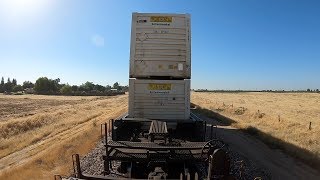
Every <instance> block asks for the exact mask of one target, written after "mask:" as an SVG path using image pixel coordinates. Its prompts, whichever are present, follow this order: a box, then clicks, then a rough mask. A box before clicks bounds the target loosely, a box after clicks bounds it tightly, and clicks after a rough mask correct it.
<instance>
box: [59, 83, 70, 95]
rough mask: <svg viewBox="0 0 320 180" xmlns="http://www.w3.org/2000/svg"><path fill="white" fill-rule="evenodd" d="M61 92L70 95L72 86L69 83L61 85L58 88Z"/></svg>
mask: <svg viewBox="0 0 320 180" xmlns="http://www.w3.org/2000/svg"><path fill="white" fill-rule="evenodd" d="M60 92H61V94H64V95H70V94H71V93H72V87H71V86H70V85H69V84H66V85H64V86H62V88H61V89H60Z"/></svg>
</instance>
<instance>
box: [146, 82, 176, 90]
mask: <svg viewBox="0 0 320 180" xmlns="http://www.w3.org/2000/svg"><path fill="white" fill-rule="evenodd" d="M148 89H149V90H171V84H155V83H149V86H148Z"/></svg>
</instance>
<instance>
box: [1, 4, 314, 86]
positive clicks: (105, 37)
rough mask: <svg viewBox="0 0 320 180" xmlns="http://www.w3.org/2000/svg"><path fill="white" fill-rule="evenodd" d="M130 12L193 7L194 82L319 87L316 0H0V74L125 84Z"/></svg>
mask: <svg viewBox="0 0 320 180" xmlns="http://www.w3.org/2000/svg"><path fill="white" fill-rule="evenodd" d="M132 12H170V13H190V14H191V22H192V88H207V89H288V90H290V89H306V88H312V89H316V88H320V1H318V0H314V1H311V0H210V1H209V0H208V1H200V0H114V1H111V0H50V1H49V0H1V1H0V76H4V77H5V78H7V77H11V78H16V79H17V80H18V83H22V82H23V81H24V80H31V81H35V80H36V79H37V78H38V77H40V76H47V77H49V78H58V77H59V78H60V79H61V82H69V84H78V85H79V84H81V83H83V82H85V81H91V82H94V83H99V84H102V85H106V84H112V83H113V82H115V81H118V82H120V84H122V85H126V84H128V74H129V51H130V49H129V47H130V46H129V45H130V31H131V13H132Z"/></svg>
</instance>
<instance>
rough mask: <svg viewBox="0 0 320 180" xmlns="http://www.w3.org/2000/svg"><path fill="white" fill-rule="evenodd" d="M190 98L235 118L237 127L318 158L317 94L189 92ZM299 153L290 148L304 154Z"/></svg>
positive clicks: (319, 111) (319, 112)
mask: <svg viewBox="0 0 320 180" xmlns="http://www.w3.org/2000/svg"><path fill="white" fill-rule="evenodd" d="M191 101H192V102H193V103H194V104H196V105H199V106H200V107H202V108H206V109H209V110H211V111H214V112H218V113H220V114H222V115H224V116H226V117H228V118H230V119H232V120H234V121H236V123H235V124H234V125H235V126H237V127H239V128H242V129H245V128H248V127H250V126H251V127H254V128H256V129H258V130H259V131H262V132H263V133H265V134H268V135H271V136H272V137H275V138H276V139H280V140H281V141H283V142H286V143H288V144H293V145H294V146H296V147H299V148H301V149H303V150H307V151H308V152H311V153H312V154H313V155H315V156H316V157H318V158H320V94H317V93H211V92H192V95H191ZM309 122H312V129H311V130H309ZM283 144H284V143H283ZM283 148H285V149H286V148H287V150H289V151H295V149H292V148H291V149H289V147H283ZM299 153H300V152H291V154H296V155H298V156H304V154H299ZM301 158H303V159H305V160H308V157H301ZM310 158H312V157H310Z"/></svg>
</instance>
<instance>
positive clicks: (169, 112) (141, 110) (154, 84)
mask: <svg viewBox="0 0 320 180" xmlns="http://www.w3.org/2000/svg"><path fill="white" fill-rule="evenodd" d="M128 117H130V118H148V119H158V120H189V118H190V79H185V80H147V79H135V78H131V79H129V114H128Z"/></svg>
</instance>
